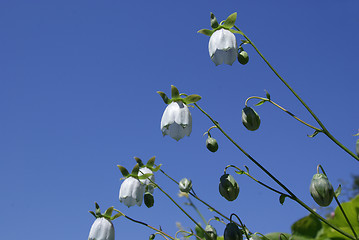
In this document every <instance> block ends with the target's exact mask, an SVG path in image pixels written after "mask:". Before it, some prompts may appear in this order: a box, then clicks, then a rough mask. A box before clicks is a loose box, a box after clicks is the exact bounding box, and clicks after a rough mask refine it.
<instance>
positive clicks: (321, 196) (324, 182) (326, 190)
mask: <svg viewBox="0 0 359 240" xmlns="http://www.w3.org/2000/svg"><path fill="white" fill-rule="evenodd" d="M309 190H310V195H312V197H313V199H314V201H315V202H316V203H317V204H318V205H319V206H322V207H326V206H328V205H329V204H330V203H331V202H332V200H333V197H334V189H333V186H332V184H331V183H330V182H329V180H328V178H327V177H326V176H325V175H324V174H323V173H317V174H314V176H313V178H312V181H311V183H310V187H309Z"/></svg>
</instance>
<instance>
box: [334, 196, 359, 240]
mask: <svg viewBox="0 0 359 240" xmlns="http://www.w3.org/2000/svg"><path fill="white" fill-rule="evenodd" d="M334 198H335V201H336V202H337V204H338V207H339V208H340V211H342V213H343V215H344V218H345V220H346V221H347V223H348V225H349V227H350V229H351V230H352V232H353V234H354V236H355V238H356V239H358V236H357V234H356V232H355V230H354V228H353V226H352V224H351V223H350V221H349V219H348V217H347V215H346V214H345V212H344V209H343V207H342V205H341V204H340V202H339V200H338V198H337V196H335V195H334Z"/></svg>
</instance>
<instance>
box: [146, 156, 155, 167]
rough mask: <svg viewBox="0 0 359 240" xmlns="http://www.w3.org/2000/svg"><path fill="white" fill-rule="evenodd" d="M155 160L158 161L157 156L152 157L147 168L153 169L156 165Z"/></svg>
mask: <svg viewBox="0 0 359 240" xmlns="http://www.w3.org/2000/svg"><path fill="white" fill-rule="evenodd" d="M155 160H156V157H155V156H153V157H151V158H150V160H148V161H147V163H146V166H147V167H148V168H152V167H153V165H154V164H155Z"/></svg>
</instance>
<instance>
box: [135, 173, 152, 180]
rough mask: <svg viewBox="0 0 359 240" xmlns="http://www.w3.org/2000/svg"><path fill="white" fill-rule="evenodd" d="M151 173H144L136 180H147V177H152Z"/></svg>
mask: <svg viewBox="0 0 359 240" xmlns="http://www.w3.org/2000/svg"><path fill="white" fill-rule="evenodd" d="M152 175H153V173H146V174H143V175H141V176H138V179H147V178H148V177H150V176H152Z"/></svg>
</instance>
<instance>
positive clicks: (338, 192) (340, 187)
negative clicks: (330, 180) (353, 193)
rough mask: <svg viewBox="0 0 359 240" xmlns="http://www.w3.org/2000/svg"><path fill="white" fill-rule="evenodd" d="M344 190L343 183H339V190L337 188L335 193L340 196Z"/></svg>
mask: <svg viewBox="0 0 359 240" xmlns="http://www.w3.org/2000/svg"><path fill="white" fill-rule="evenodd" d="M341 192H342V185H340V184H339V187H338V188H337V190H335V192H334V194H335V196H336V197H339V195H340V193H341Z"/></svg>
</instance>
